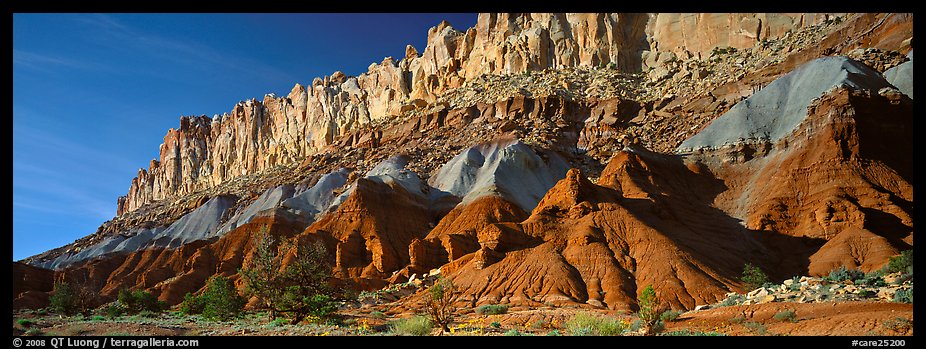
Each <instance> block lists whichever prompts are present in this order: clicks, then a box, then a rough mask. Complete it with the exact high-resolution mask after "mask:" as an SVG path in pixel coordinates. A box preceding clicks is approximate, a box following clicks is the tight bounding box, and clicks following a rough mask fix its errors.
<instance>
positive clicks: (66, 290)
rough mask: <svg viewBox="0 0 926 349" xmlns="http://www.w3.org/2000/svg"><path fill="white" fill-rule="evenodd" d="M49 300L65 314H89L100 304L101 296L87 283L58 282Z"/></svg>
mask: <svg viewBox="0 0 926 349" xmlns="http://www.w3.org/2000/svg"><path fill="white" fill-rule="evenodd" d="M48 301H49V303H50V304H51V305H50V307H51V308H52V309H53V310H55V311H57V312H61V313H64V314H65V315H68V316H70V315H74V314H88V315H89V314H90V311H91V310H93V309H94V308H96V307H97V306H98V305H99V296H98V295H97V293H96V291H94V290H93V289H92V288H90V287H89V286H87V285H86V284H77V283H75V284H71V283H67V282H57V283H55V286H54V294H53V295H52V296H51V297H48Z"/></svg>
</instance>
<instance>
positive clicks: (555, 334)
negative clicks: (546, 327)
mask: <svg viewBox="0 0 926 349" xmlns="http://www.w3.org/2000/svg"><path fill="white" fill-rule="evenodd" d="M547 336H548V337H559V336H562V334H561V333H559V330H552V331H550V332H547Z"/></svg>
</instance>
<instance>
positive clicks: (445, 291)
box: [426, 276, 455, 332]
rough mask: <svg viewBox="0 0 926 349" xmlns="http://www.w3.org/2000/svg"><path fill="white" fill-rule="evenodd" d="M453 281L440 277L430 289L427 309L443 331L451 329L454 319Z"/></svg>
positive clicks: (432, 319)
mask: <svg viewBox="0 0 926 349" xmlns="http://www.w3.org/2000/svg"><path fill="white" fill-rule="evenodd" d="M453 291H454V287H453V282H451V281H450V279H445V278H444V277H443V276H441V277H438V278H437V280H435V281H434V284H433V285H431V287H430V288H429V289H428V296H429V297H428V299H427V304H426V307H427V311H428V316H430V317H431V321H433V322H434V323H435V324H437V325H438V326H440V328H441V331H442V332H448V331H450V328H449V327H448V326H449V325H450V322H452V321H453V311H454V310H455V309H454V307H453Z"/></svg>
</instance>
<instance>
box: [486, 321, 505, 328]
mask: <svg viewBox="0 0 926 349" xmlns="http://www.w3.org/2000/svg"><path fill="white" fill-rule="evenodd" d="M489 326H491V327H492V328H501V327H502V323H501V322H498V321H492V323H491V324H489Z"/></svg>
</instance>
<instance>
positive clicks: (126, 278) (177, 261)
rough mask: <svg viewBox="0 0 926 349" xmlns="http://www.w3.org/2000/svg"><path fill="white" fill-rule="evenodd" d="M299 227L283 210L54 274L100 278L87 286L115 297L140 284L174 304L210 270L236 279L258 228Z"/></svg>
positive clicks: (283, 233) (288, 230) (275, 231)
mask: <svg viewBox="0 0 926 349" xmlns="http://www.w3.org/2000/svg"><path fill="white" fill-rule="evenodd" d="M302 227H304V225H301V224H300V223H299V220H297V219H292V217H289V216H288V215H286V214H271V215H269V216H263V217H255V218H254V219H253V220H252V221H251V222H249V223H247V224H244V225H242V226H240V227H238V228H236V229H234V230H232V231H230V232H228V233H226V234H225V235H223V236H222V237H221V238H219V239H217V240H215V241H212V242H209V241H197V242H194V243H189V244H186V245H184V246H181V247H180V248H177V249H164V248H153V249H146V250H142V251H138V252H133V253H129V254H120V255H116V256H107V257H106V258H100V259H95V260H92V261H89V262H87V263H83V264H81V265H78V266H73V267H70V268H67V269H65V270H62V271H57V272H56V273H55V274H56V278H63V279H65V280H69V281H72V282H81V283H85V282H87V280H91V281H98V282H97V283H98V284H97V285H91V286H94V287H98V288H100V289H101V290H100V294H101V295H102V296H104V297H108V298H114V297H115V296H116V295H117V294H118V292H119V290H121V289H144V290H148V291H150V292H152V293H153V294H154V295H156V296H158V298H159V299H161V300H163V301H165V302H167V303H168V304H177V303H179V302H180V301H182V300H183V296H184V295H185V294H186V293H187V292H191V293H195V292H197V291H198V290H199V289H201V288H202V287H203V286H205V283H206V280H207V279H208V278H209V277H210V276H212V275H224V276H229V277H232V278H233V279H234V278H236V277H237V274H236V273H237V271H238V268H240V267H241V265H242V263H243V262H244V260H245V258H247V257H248V256H249V254H250V253H251V251H252V249H253V247H252V244H251V241H252V239H253V237H254V236H255V235H256V234H258V233H259V232H260V231H261V230H262V229H267V230H268V231H269V232H270V233H271V234H272V235H274V236H278V237H280V238H288V237H292V236H294V235H295V234H297V233H298V232H299V231H301V230H302ZM99 283H102V284H99ZM239 286H240V285H239Z"/></svg>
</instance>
